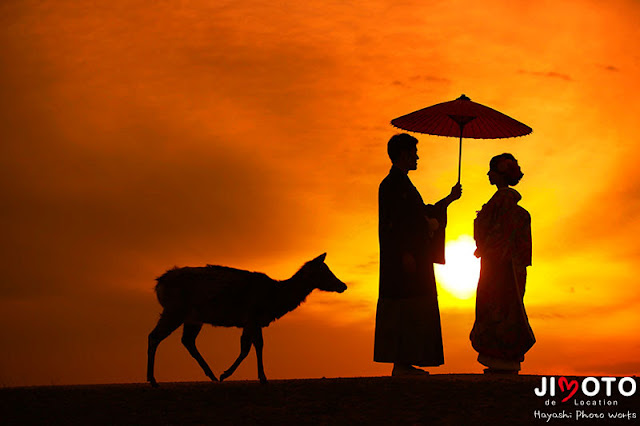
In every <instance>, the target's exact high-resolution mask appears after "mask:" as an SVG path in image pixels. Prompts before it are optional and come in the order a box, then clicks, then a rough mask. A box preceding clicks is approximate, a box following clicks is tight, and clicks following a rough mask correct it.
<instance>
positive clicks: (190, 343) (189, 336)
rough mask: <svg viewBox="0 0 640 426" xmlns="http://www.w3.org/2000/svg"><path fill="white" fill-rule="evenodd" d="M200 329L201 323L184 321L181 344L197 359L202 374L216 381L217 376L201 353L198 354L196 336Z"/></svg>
mask: <svg viewBox="0 0 640 426" xmlns="http://www.w3.org/2000/svg"><path fill="white" fill-rule="evenodd" d="M200 330H202V324H189V323H185V324H184V327H183V329H182V344H183V345H184V347H185V348H187V350H188V351H189V353H190V354H191V356H192V357H193V358H195V360H196V361H198V364H200V367H201V368H202V370H203V371H204V374H206V375H207V377H208V378H210V379H211V380H213V381H214V382H217V381H218V378H217V377H216V376H215V374H213V372H212V371H211V369H210V368H209V366H208V365H207V362H206V361H205V360H204V358H203V357H202V355H200V352H198V348H197V347H196V337H198V333H200Z"/></svg>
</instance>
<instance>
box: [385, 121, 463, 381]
mask: <svg viewBox="0 0 640 426" xmlns="http://www.w3.org/2000/svg"><path fill="white" fill-rule="evenodd" d="M417 143H418V140H417V139H416V138H414V137H413V136H410V135H408V134H406V133H403V134H398V135H395V136H393V137H392V138H391V139H390V140H389V143H388V144H387V152H388V154H389V158H390V159H391V162H392V166H391V170H390V171H389V174H388V175H387V177H386V178H384V180H383V181H382V183H381V184H380V189H379V193H378V206H379V227H378V232H379V238H380V289H379V298H378V306H377V313H376V330H375V344H374V355H373V359H374V361H376V362H389V363H393V371H392V375H393V376H402V375H424V374H429V373H428V372H426V371H424V370H422V369H419V368H416V367H414V365H417V366H421V367H427V366H438V365H442V364H443V363H444V351H443V347H442V331H441V326H440V311H439V307H438V295H437V291H436V281H435V275H434V272H433V263H434V262H435V263H444V237H445V227H446V224H447V207H448V206H449V204H451V203H452V202H453V201H455V200H457V199H459V198H460V196H461V194H462V187H461V186H460V183H457V184H456V185H455V186H453V188H452V189H451V193H450V194H449V195H448V196H447V197H445V198H443V199H442V200H440V201H438V202H437V203H435V204H434V205H426V204H424V202H423V201H422V197H421V196H420V193H419V192H418V190H417V189H416V188H415V186H413V184H412V183H411V180H410V179H409V176H408V173H409V171H411V170H416V169H417V168H418V149H417Z"/></svg>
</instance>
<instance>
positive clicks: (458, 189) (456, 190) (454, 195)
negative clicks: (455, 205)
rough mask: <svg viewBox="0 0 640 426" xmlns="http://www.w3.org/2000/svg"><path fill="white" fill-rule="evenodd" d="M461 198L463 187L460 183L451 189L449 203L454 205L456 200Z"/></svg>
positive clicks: (448, 197)
mask: <svg viewBox="0 0 640 426" xmlns="http://www.w3.org/2000/svg"><path fill="white" fill-rule="evenodd" d="M460 197H462V185H460V182H458V183H456V184H455V185H453V187H452V188H451V193H449V195H448V196H447V199H448V201H449V203H452V202H454V201H455V200H458V199H460Z"/></svg>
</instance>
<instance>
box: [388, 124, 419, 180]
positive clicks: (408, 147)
mask: <svg viewBox="0 0 640 426" xmlns="http://www.w3.org/2000/svg"><path fill="white" fill-rule="evenodd" d="M417 145H418V139H416V138H414V137H413V136H411V135H409V134H407V133H400V134H397V135H393V136H392V137H391V139H389V142H388V143H387V154H389V158H390V159H391V162H392V163H393V165H394V166H396V167H398V168H399V169H401V170H403V171H405V172H408V171H409V170H416V169H417V168H418V147H417Z"/></svg>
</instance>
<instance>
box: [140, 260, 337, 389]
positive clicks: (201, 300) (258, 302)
mask: <svg viewBox="0 0 640 426" xmlns="http://www.w3.org/2000/svg"><path fill="white" fill-rule="evenodd" d="M326 255H327V254H326V253H324V254H322V255H320V256H318V257H317V258H315V259H313V260H311V261H309V262H307V263H305V264H304V265H303V266H302V268H300V270H298V272H296V273H295V274H294V275H293V276H292V277H291V278H289V279H287V280H283V281H277V280H273V279H271V278H269V277H268V276H267V275H265V274H263V273H259V272H250V271H244V270H240V269H234V268H228V267H225V266H217V265H207V266H204V267H184V268H177V267H176V268H173V269H171V270H169V271H167V272H166V273H164V274H163V275H162V276H160V277H159V278H157V281H158V283H157V284H156V288H155V290H156V295H157V297H158V301H159V302H160V305H162V307H163V308H164V309H163V311H162V314H161V315H160V319H159V320H158V324H157V325H156V327H155V328H154V329H153V331H151V333H150V334H149V347H148V359H147V381H148V382H149V383H151V386H154V387H157V386H158V383H157V382H156V379H155V377H154V373H153V370H154V361H155V354H156V350H157V348H158V345H159V344H160V342H161V341H162V340H164V339H165V338H167V337H168V336H169V335H170V334H171V333H173V332H174V331H175V330H176V329H177V328H178V327H180V326H181V325H182V324H184V327H183V332H182V344H183V345H184V346H185V347H186V348H187V350H188V351H189V353H190V354H191V356H192V357H193V358H195V360H196V361H198V364H199V365H200V367H201V368H202V370H203V371H204V373H205V374H206V375H207V377H209V378H210V379H211V380H213V381H217V380H218V379H217V378H216V376H215V375H214V374H213V372H212V371H211V369H210V368H209V366H208V365H207V362H206V361H205V360H204V358H203V357H202V355H200V352H198V349H197V348H196V337H197V336H198V333H199V332H200V330H201V329H202V325H203V324H205V323H206V324H211V325H214V326H222V327H238V328H242V329H243V331H242V337H241V338H240V355H238V358H237V359H236V360H235V362H234V363H233V364H232V365H231V367H229V368H228V369H227V370H226V371H225V372H224V373H222V374H221V375H220V381H222V380H224V379H226V378H228V377H229V376H231V375H232V374H233V372H234V371H235V370H236V368H238V366H239V365H240V363H241V362H242V361H243V360H244V359H245V358H246V356H247V355H248V354H249V351H250V349H251V346H252V345H253V347H254V348H255V351H256V357H257V359H258V378H259V379H260V382H261V383H267V377H266V376H265V374H264V366H263V364H262V348H263V345H264V343H263V339H262V327H267V326H268V325H269V324H270V323H271V322H273V321H275V320H276V319H278V318H280V317H282V316H283V315H284V314H286V313H287V312H291V311H293V310H294V309H295V308H297V307H298V306H299V305H300V304H301V303H302V302H304V300H305V299H306V298H307V296H308V295H309V294H310V293H311V292H312V291H313V290H314V289H316V288H317V289H319V290H323V291H333V292H338V293H342V292H343V291H345V290H346V289H347V286H346V285H345V284H344V283H343V282H342V281H340V280H339V279H338V278H337V277H336V276H335V275H334V274H333V272H331V270H329V267H328V266H327V265H326V264H325V263H324V260H325V257H326Z"/></svg>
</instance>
